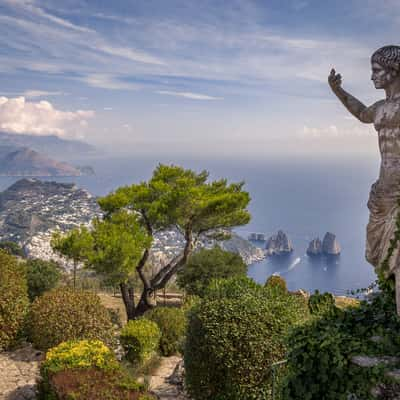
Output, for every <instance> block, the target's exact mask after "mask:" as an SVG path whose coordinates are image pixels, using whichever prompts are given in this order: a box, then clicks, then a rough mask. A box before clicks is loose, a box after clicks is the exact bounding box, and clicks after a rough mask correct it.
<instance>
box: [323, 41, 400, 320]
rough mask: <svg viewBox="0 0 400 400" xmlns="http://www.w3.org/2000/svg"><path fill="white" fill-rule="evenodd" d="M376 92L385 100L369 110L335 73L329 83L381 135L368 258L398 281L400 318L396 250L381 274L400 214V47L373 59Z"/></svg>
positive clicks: (371, 202)
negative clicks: (381, 94) (344, 86)
mask: <svg viewBox="0 0 400 400" xmlns="http://www.w3.org/2000/svg"><path fill="white" fill-rule="evenodd" d="M371 66H372V75H371V80H372V81H373V83H374V85H375V88H376V89H384V90H385V93H386V99H385V100H380V101H378V102H376V103H375V104H373V105H372V106H370V107H366V106H365V105H364V104H362V103H361V102H360V101H359V100H357V99H356V98H355V97H353V96H352V95H351V94H349V93H347V92H346V91H345V90H344V89H343V88H342V78H341V76H340V74H337V73H336V71H335V70H334V69H332V71H331V73H330V75H329V78H328V82H329V85H330V87H331V89H332V91H333V93H334V94H335V95H336V96H337V97H338V98H339V100H340V101H341V102H342V103H343V105H344V106H345V107H346V108H347V110H348V111H349V112H350V113H351V114H352V115H354V116H355V117H356V118H357V119H359V120H360V121H361V122H364V123H366V124H374V127H375V129H376V130H377V132H378V139H379V150H380V153H381V167H380V172H379V178H378V180H377V181H376V182H375V183H374V184H373V185H372V187H371V192H370V196H369V200H368V208H369V211H370V216H369V222H368V225H367V243H366V258H367V260H368V262H370V263H371V264H372V265H373V266H374V267H375V270H376V272H381V273H383V276H384V277H385V278H388V277H389V276H391V275H394V277H395V281H396V304H397V314H398V315H400V252H399V249H398V248H397V249H395V251H394V253H393V255H392V256H391V258H390V260H389V268H388V269H387V270H384V271H383V270H382V269H381V267H382V262H383V261H384V260H385V258H386V256H387V253H388V249H389V247H390V241H391V239H393V237H394V232H395V230H396V217H397V214H398V212H399V211H400V209H399V207H398V201H399V199H400V46H385V47H382V48H380V49H378V50H377V51H376V52H375V53H374V54H373V55H372V57H371Z"/></svg>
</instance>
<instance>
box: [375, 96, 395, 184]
mask: <svg viewBox="0 0 400 400" xmlns="http://www.w3.org/2000/svg"><path fill="white" fill-rule="evenodd" d="M375 106H376V110H375V115H374V126H375V129H376V130H377V131H378V136H379V149H380V152H381V157H382V163H381V171H380V179H383V180H385V181H387V180H389V181H392V180H395V181H398V180H399V179H400V99H396V100H386V101H385V100H382V101H380V102H378V103H376V105H375Z"/></svg>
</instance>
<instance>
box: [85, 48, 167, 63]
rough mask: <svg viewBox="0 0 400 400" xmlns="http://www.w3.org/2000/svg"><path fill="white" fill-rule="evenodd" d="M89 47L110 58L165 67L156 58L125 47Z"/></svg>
mask: <svg viewBox="0 0 400 400" xmlns="http://www.w3.org/2000/svg"><path fill="white" fill-rule="evenodd" d="M91 47H92V48H93V49H95V50H98V51H102V52H103V53H106V54H109V55H111V56H117V57H121V58H126V59H128V60H131V61H135V62H141V63H144V64H155V65H165V62H164V61H161V60H159V59H158V58H157V57H153V56H151V55H149V54H146V53H144V52H140V51H136V50H132V49H130V48H127V47H115V46H111V45H107V44H98V45H94V46H91Z"/></svg>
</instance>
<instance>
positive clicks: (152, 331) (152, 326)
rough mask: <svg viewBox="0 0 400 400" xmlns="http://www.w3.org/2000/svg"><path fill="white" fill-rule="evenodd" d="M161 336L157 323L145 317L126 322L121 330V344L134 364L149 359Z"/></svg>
mask: <svg viewBox="0 0 400 400" xmlns="http://www.w3.org/2000/svg"><path fill="white" fill-rule="evenodd" d="M160 337H161V332H160V329H159V328H158V326H157V324H156V323H155V322H153V321H150V320H148V319H145V318H140V319H137V320H133V321H128V323H127V324H126V325H125V326H124V327H123V328H122V331H121V344H122V346H123V347H124V349H125V351H126V356H127V359H128V360H129V361H131V362H133V363H135V364H141V363H143V362H145V361H147V360H149V359H150V358H151V356H152V354H154V353H155V352H156V351H157V348H158V346H159V342H160Z"/></svg>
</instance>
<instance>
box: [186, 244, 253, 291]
mask: <svg viewBox="0 0 400 400" xmlns="http://www.w3.org/2000/svg"><path fill="white" fill-rule="evenodd" d="M246 272H247V266H246V264H245V263H244V262H243V260H242V257H240V255H239V254H235V253H232V252H229V251H225V250H222V249H221V248H220V247H219V246H216V247H214V248H213V249H210V250H209V249H201V250H199V251H198V252H196V253H194V254H193V255H192V256H191V257H190V259H189V262H188V263H187V264H186V266H185V268H184V269H182V270H181V271H179V272H178V285H179V286H180V287H181V288H183V289H185V290H186V292H187V293H188V294H189V295H196V296H200V297H203V296H204V294H205V290H206V288H207V287H208V286H209V284H210V283H211V281H212V280H213V279H224V278H230V277H234V276H246Z"/></svg>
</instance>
